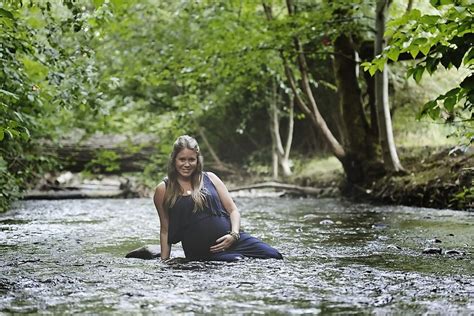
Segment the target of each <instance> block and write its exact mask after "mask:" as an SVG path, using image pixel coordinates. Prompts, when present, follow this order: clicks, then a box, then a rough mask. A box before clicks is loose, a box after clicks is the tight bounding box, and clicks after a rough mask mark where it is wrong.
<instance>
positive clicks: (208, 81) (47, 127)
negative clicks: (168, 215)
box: [0, 0, 474, 210]
mask: <svg viewBox="0 0 474 316" xmlns="http://www.w3.org/2000/svg"><path fill="white" fill-rule="evenodd" d="M473 10H474V5H473V4H472V3H471V1H454V0H453V1H449V0H431V1H421V0H420V1H401V0H400V1H398V0H397V1H391V2H389V1H345V0H340V1H316V0H315V1H296V0H295V1H290V0H287V1H270V0H268V1H244V0H240V1H236V0H231V1H158V0H144V1H121V0H109V1H105V0H93V1H89V0H83V1H80V0H76V1H74V0H62V1H59V0H57V1H46V0H44V1H43V0H37V1H33V0H31V1H26V0H24V1H5V0H4V1H1V2H0V25H1V32H0V36H1V41H0V60H1V65H0V112H1V113H2V115H1V117H0V122H1V124H0V145H1V148H0V150H1V152H0V154H1V155H0V187H1V192H0V209H1V210H6V209H7V208H8V207H9V205H10V203H11V202H12V201H13V200H15V199H17V198H19V197H21V195H22V192H23V191H24V190H25V189H28V188H32V187H34V186H35V185H36V184H37V183H38V179H40V178H42V177H43V176H44V174H45V173H48V172H53V173H54V172H60V171H61V170H72V169H74V170H81V171H82V174H83V175H84V176H89V177H91V176H93V174H96V173H121V174H124V173H125V172H133V174H134V176H135V177H137V178H138V179H139V181H140V182H141V183H143V184H144V185H145V186H148V187H150V188H152V187H153V186H154V185H156V183H157V182H159V179H161V177H162V176H163V175H164V174H165V173H166V170H165V166H166V161H167V159H168V154H169V152H170V150H171V146H172V143H173V141H174V139H175V138H176V137H177V136H178V135H181V134H190V135H193V136H196V137H197V139H198V140H199V141H200V143H201V146H202V149H203V152H204V153H205V157H206V164H207V166H209V168H211V169H212V170H215V171H216V172H218V173H220V174H222V175H223V176H224V177H226V176H229V179H237V178H238V177H237V176H236V174H238V175H239V176H240V177H241V178H240V179H241V181H250V182H252V181H255V179H267V178H268V179H270V178H271V179H280V180H285V181H287V182H294V183H299V184H305V185H315V183H316V182H318V181H320V182H321V181H322V182H324V181H326V180H327V179H329V181H333V180H334V177H333V176H334V174H339V175H340V176H339V178H337V179H338V180H337V181H340V185H341V188H342V191H343V193H344V194H346V195H350V196H354V195H357V196H360V195H361V194H364V195H370V193H371V192H373V190H374V188H377V187H382V186H381V185H380V183H381V182H380V181H382V182H383V183H388V182H390V183H392V184H398V187H400V186H401V187H404V188H405V189H404V190H405V191H404V192H405V193H404V194H405V195H406V194H412V193H413V192H414V193H416V194H417V195H418V194H421V195H422V197H421V201H422V202H420V203H421V204H423V203H424V204H423V205H429V206H438V207H444V206H453V207H457V208H469V207H472V201H473V197H474V189H473V186H472V173H473V166H472V148H471V144H472V139H473V136H474V134H473V123H472V119H473V111H472V110H473V109H472V103H473V100H474V95H473V93H472V89H473V87H474V80H473V76H472V67H473V58H472V57H473V55H474V49H473V47H472V43H473V28H474V26H473V25H474V24H473V14H472V13H473ZM374 56H378V57H377V58H376V59H374ZM97 135H115V136H117V135H120V136H121V138H120V139H121V141H120V142H114V143H113V144H109V145H113V146H109V147H107V146H104V147H101V148H100V149H98V150H97V149H94V150H93V151H92V154H91V155H92V156H90V157H89V158H88V161H87V162H85V163H83V164H82V165H79V166H78V165H77V162H78V161H79V159H77V156H73V155H72V153H73V152H74V148H78V147H80V145H81V144H84V143H87V142H88V141H89V140H90V139H94V137H97ZM114 139H117V138H114ZM433 148H434V149H433ZM440 149H441V151H440V154H435V155H434V154H433V153H435V152H437V150H440ZM442 149H445V150H444V151H443V150H442ZM79 154H80V153H79ZM127 155H128V157H129V159H128V160H126V159H125V160H124V158H123V157H124V156H127ZM399 155H400V157H401V158H400V157H399ZM466 155H467V156H466ZM130 157H131V158H130ZM137 157H140V159H137ZM459 157H461V158H459ZM441 166H449V168H448V170H446V174H450V176H449V177H448V178H440V174H442V173H444V171H443V170H441V169H439V168H441ZM420 170H421V171H426V170H430V171H431V174H430V175H429V176H427V178H428V179H425V180H426V181H431V182H432V183H437V182H440V180H441V182H443V183H442V186H441V187H439V188H437V192H441V191H442V192H441V195H443V196H444V202H443V201H434V202H433V199H431V200H432V201H431V202H432V204H429V203H427V202H423V201H425V200H426V201H429V199H427V198H426V196H428V195H431V193H432V192H431V191H429V190H426V187H424V188H423V189H422V192H421V193H420V191H419V190H418V189H415V188H414V187H410V185H409V184H411V183H412V182H413V181H415V182H416V181H418V183H420V182H423V181H422V179H420V178H419V177H418V175H419V174H420V173H421V172H420ZM433 172H434V174H433ZM232 175H233V176H234V178H232V177H231V176H232ZM425 175H426V172H425ZM242 177H243V179H244V180H242ZM245 179H246V180H245ZM413 179H415V180H413ZM448 182H449V183H448ZM394 187H396V185H394ZM384 188H385V189H386V188H387V187H384ZM407 188H408V189H407ZM440 190H441V191H440ZM408 191H410V192H411V193H410V192H408Z"/></svg>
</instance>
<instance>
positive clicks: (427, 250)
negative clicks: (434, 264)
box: [422, 248, 441, 255]
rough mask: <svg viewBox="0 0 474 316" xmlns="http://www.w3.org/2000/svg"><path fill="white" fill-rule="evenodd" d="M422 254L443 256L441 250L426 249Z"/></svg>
mask: <svg viewBox="0 0 474 316" xmlns="http://www.w3.org/2000/svg"><path fill="white" fill-rule="evenodd" d="M422 253H424V254H429V255H431V254H438V255H440V254H441V248H426V249H423V251H422Z"/></svg>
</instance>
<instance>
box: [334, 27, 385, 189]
mask: <svg viewBox="0 0 474 316" xmlns="http://www.w3.org/2000/svg"><path fill="white" fill-rule="evenodd" d="M334 51H335V56H334V72H335V77H336V83H337V87H338V94H339V100H340V107H341V113H342V120H343V123H344V127H345V131H344V138H343V140H344V148H345V150H346V152H347V154H346V155H345V156H344V157H343V159H341V162H342V165H343V167H344V171H345V173H346V176H347V179H348V181H349V182H350V183H361V182H364V181H366V180H367V179H370V178H371V177H372V176H373V173H374V172H377V171H378V170H377V167H375V168H374V166H375V164H376V151H375V146H374V145H375V140H374V138H373V137H372V136H371V133H370V130H369V125H368V123H367V120H366V118H365V113H364V109H363V106H362V95H361V90H360V88H359V83H358V81H357V77H356V67H357V64H356V61H355V48H354V45H353V42H352V40H351V39H350V37H349V36H348V35H346V34H341V35H339V36H338V37H337V38H336V40H335V42H334Z"/></svg>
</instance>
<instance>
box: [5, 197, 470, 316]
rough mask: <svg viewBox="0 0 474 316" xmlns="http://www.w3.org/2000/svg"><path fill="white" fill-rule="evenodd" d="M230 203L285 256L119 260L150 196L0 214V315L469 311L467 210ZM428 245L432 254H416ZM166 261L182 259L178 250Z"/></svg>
mask: <svg viewBox="0 0 474 316" xmlns="http://www.w3.org/2000/svg"><path fill="white" fill-rule="evenodd" d="M236 202H237V204H238V206H239V208H240V210H241V213H242V226H243V228H244V229H245V230H246V231H248V232H250V233H251V234H252V235H254V236H257V237H259V238H261V239H263V240H264V241H266V242H268V243H269V244H271V245H272V246H274V247H276V248H277V249H279V250H280V251H281V252H282V254H283V255H284V257H285V260H283V261H278V260H257V259H246V260H243V261H240V262H237V263H219V262H208V263H203V262H188V263H184V262H182V261H180V260H175V261H174V262H173V263H171V264H165V263H161V262H160V261H158V260H140V259H125V258H124V256H125V254H126V253H127V252H128V251H130V250H132V249H134V248H137V247H140V246H142V245H145V244H158V243H159V242H158V235H159V234H158V233H159V221H158V216H157V214H156V211H155V210H154V207H153V204H152V201H151V200H146V199H129V200H68V201H24V202H20V203H18V204H17V205H16V207H15V208H14V209H13V210H11V211H10V212H8V213H5V214H1V215H0V313H3V314H9V313H54V314H62V313H88V314H91V313H92V314H108V313H110V314H112V313H153V314H154V313H158V314H161V313H173V314H189V313H191V314H192V313H212V314H224V313H225V314H262V313H265V314H267V313H268V314H318V313H333V314H360V313H370V314H387V313H390V314H391V313H394V314H404V313H411V314H413V313H415V314H424V313H429V314H469V313H473V312H474V265H473V261H472V259H473V255H472V253H473V250H474V247H473V246H474V221H473V219H474V213H469V212H459V211H450V210H432V209H421V208H410V207H401V206H390V207H374V206H370V205H364V204H351V203H348V202H345V201H341V200H337V199H319V200H316V199H287V198H253V199H252V198H238V199H237V200H236ZM430 247H431V248H441V249H442V253H441V254H423V253H422V251H423V250H424V249H426V248H430ZM447 250H457V251H458V254H452V255H447V254H446V253H445V252H446V251H447ZM172 256H174V257H182V256H183V252H182V249H181V248H180V246H179V245H178V246H174V247H173V252H172Z"/></svg>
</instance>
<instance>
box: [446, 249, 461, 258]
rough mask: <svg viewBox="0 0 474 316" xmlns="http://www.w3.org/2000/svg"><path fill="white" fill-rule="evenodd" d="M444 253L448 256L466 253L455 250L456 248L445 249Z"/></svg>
mask: <svg viewBox="0 0 474 316" xmlns="http://www.w3.org/2000/svg"><path fill="white" fill-rule="evenodd" d="M444 254H445V255H448V256H465V255H466V253H465V252H464V251H461V250H456V249H451V250H446V252H445V253H444Z"/></svg>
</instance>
